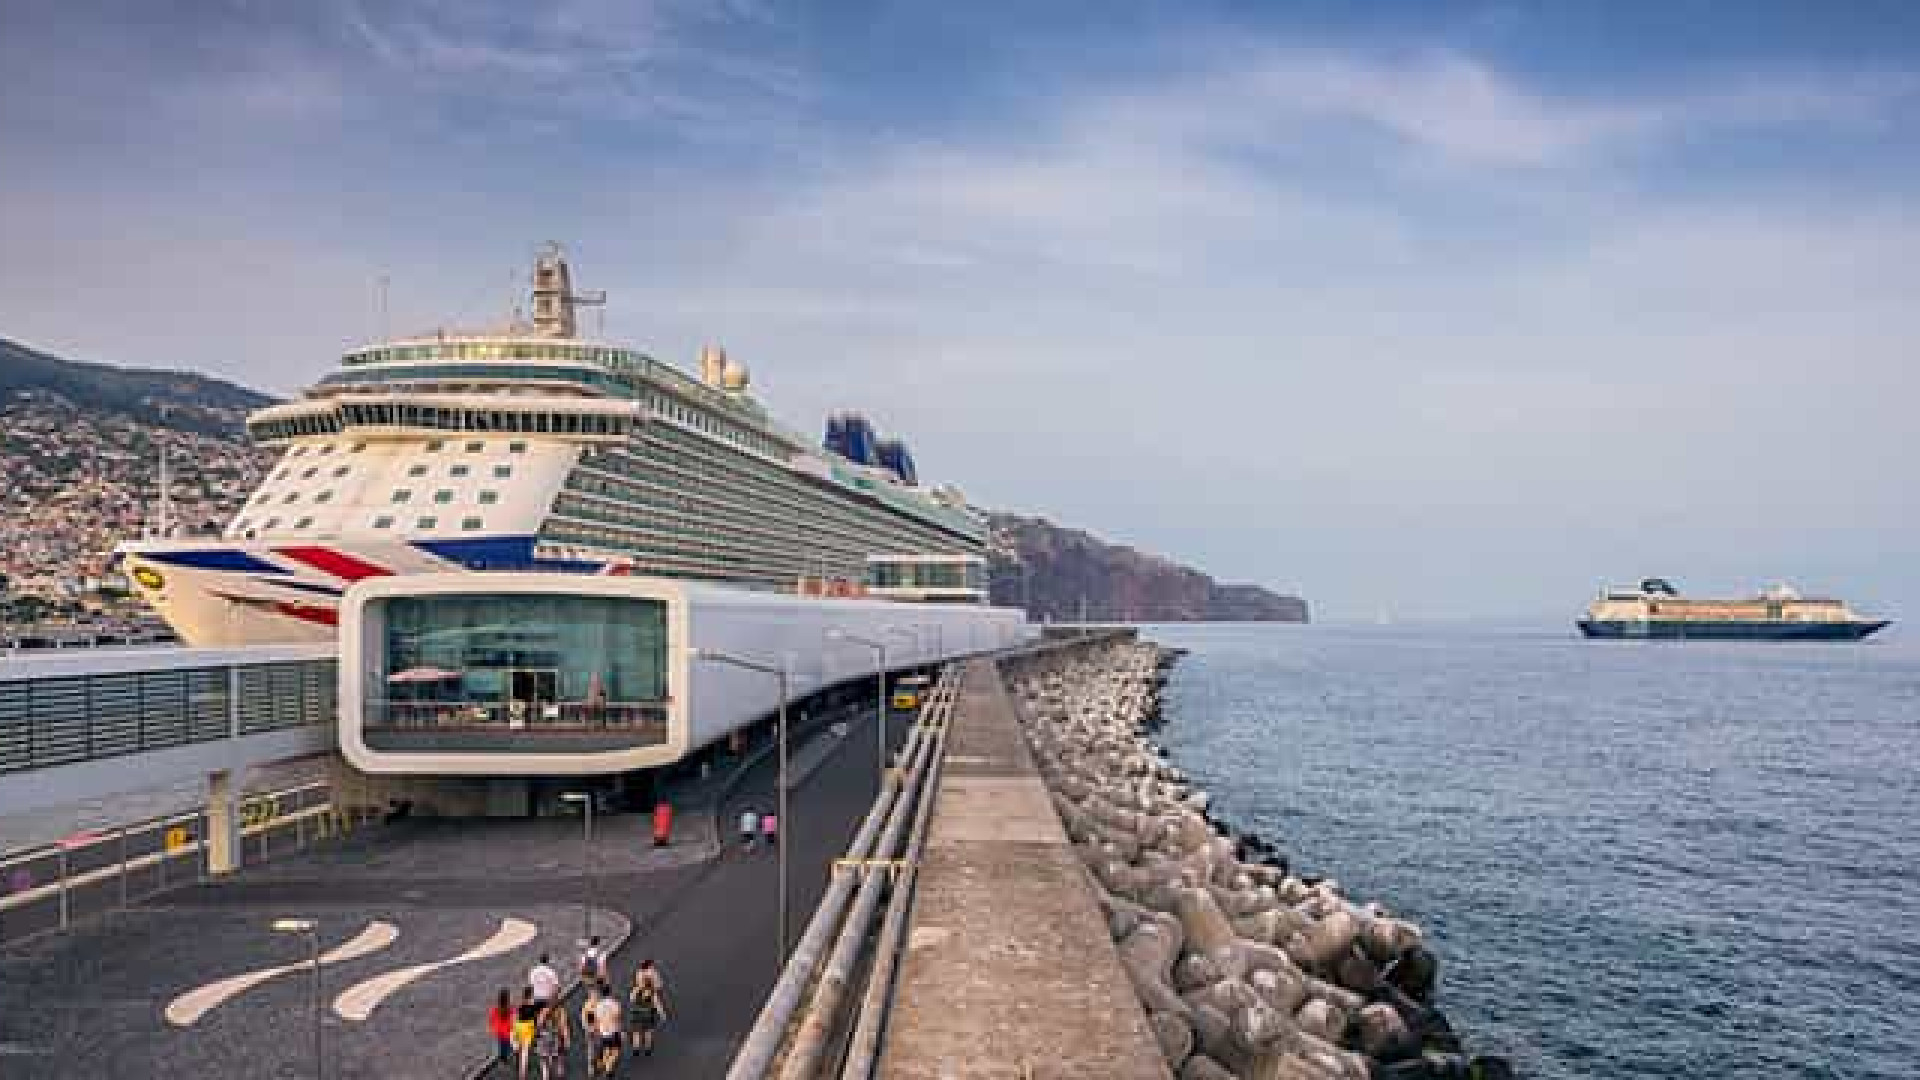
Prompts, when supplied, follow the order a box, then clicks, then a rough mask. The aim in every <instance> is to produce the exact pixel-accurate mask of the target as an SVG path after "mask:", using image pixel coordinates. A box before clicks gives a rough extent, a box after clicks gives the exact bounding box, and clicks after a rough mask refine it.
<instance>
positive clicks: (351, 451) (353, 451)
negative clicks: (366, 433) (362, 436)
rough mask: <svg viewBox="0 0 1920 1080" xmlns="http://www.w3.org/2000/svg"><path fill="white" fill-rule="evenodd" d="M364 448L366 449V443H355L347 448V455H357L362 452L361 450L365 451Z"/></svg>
mask: <svg viewBox="0 0 1920 1080" xmlns="http://www.w3.org/2000/svg"><path fill="white" fill-rule="evenodd" d="M366 448H367V444H366V443H363V442H357V443H354V444H353V445H352V446H349V447H347V453H349V454H357V453H359V452H360V451H362V450H365V449H366Z"/></svg>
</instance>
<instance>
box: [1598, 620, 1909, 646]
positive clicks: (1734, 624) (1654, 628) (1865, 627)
mask: <svg viewBox="0 0 1920 1080" xmlns="http://www.w3.org/2000/svg"><path fill="white" fill-rule="evenodd" d="M1576 625H1578V626H1579V627H1580V633H1581V634H1583V635H1585V636H1586V637H1590V638H1605V639H1618V640H1629V641H1859V640H1861V639H1862V638H1865V637H1867V636H1868V635H1870V634H1872V633H1874V632H1875V631H1877V630H1880V629H1881V628H1883V627H1885V626H1886V625H1887V620H1862V621H1858V622H1760V621H1751V620H1726V621H1716V622H1684V621H1681V620H1678V619H1663V620H1649V619H1636V620H1629V619H1581V620H1579V621H1578V622H1577V623H1576Z"/></svg>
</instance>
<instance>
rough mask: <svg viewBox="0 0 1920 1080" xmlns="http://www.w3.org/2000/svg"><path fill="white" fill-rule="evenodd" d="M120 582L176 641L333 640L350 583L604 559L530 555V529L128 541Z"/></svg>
mask: <svg viewBox="0 0 1920 1080" xmlns="http://www.w3.org/2000/svg"><path fill="white" fill-rule="evenodd" d="M119 551H120V554H121V556H122V557H123V559H124V560H125V570H126V574H127V578H128V580H129V581H130V582H131V583H132V585H133V588H134V589H135V591H137V592H138V593H139V594H140V596H141V598H142V599H144V600H145V601H146V602H147V603H148V604H150V605H152V607H153V608H154V610H155V611H156V612H157V613H158V614H159V615H160V616H161V617H162V618H164V619H165V620H166V621H167V623H168V625H170V626H172V627H173V629H174V632H175V633H177V634H179V635H180V639H181V640H182V641H184V642H186V643H187V644H189V645H193V646H206V647H225V646H239V645H269V644H283V643H296V642H327V641H332V640H333V639H334V628H335V626H336V625H337V624H338V622H339V609H340V598H341V595H342V594H343V593H344V592H345V591H346V590H347V587H348V586H350V585H352V584H353V583H354V582H356V581H364V580H367V579H370V578H378V577H391V576H396V575H405V574H440V573H449V572H458V571H484V570H532V571H538V570H545V571H558V572H574V573H596V572H599V571H601V570H603V569H604V568H605V567H604V564H599V563H584V562H577V561H568V560H559V559H538V558H535V557H534V540H533V537H531V536H489V537H478V538H473V539H459V540H416V541H407V540H398V539H396V540H393V541H386V542H379V541H371V542H370V541H366V540H361V539H355V540H351V541H330V540H324V539H316V540H312V541H292V542H265V541H245V542H240V541H231V540H213V539H209V540H204V541H138V542H133V543H128V544H123V545H121V547H120V548H119Z"/></svg>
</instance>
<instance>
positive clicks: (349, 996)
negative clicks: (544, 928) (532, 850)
mask: <svg viewBox="0 0 1920 1080" xmlns="http://www.w3.org/2000/svg"><path fill="white" fill-rule="evenodd" d="M539 932H540V928H539V927H537V926H535V925H533V924H532V923H530V922H527V921H525V920H523V919H501V920H500V929H498V930H496V931H494V932H493V936H492V937H490V938H488V939H487V940H485V941H483V942H481V943H480V944H478V945H475V946H474V947H473V948H471V949H468V950H467V951H466V952H463V953H461V954H460V955H459V956H455V957H451V958H449V959H446V960H436V961H434V962H433V963H431V964H415V965H413V966H412V967H403V968H397V969H395V970H393V971H389V972H387V973H386V974H385V975H376V976H374V977H373V978H371V979H368V980H366V981H365V982H359V983H355V984H354V985H352V986H349V987H347V988H346V989H345V990H343V991H341V993H340V996H339V997H337V998H334V999H333V1011H334V1012H336V1013H339V1014H340V1015H341V1016H343V1017H345V1018H346V1019H348V1020H365V1019H366V1018H367V1017H368V1016H370V1015H372V1013H373V1010H375V1009H377V1008H379V1007H380V1003H381V1002H383V1001H385V1000H387V997H388V996H389V995H391V994H392V993H393V992H394V991H395V990H398V989H400V988H401V987H403V986H405V985H407V984H408V983H410V982H413V981H414V980H415V979H418V978H421V977H423V976H426V975H430V974H432V973H433V972H436V971H439V970H440V969H441V968H446V967H452V966H453V965H455V964H465V963H468V962H469V961H473V960H485V959H486V958H487V957H489V956H499V955H500V954H502V953H510V952H512V951H513V950H515V949H517V948H519V947H521V946H522V945H525V944H526V943H527V942H529V941H532V940H533V938H534V935H536V934H538V933H539Z"/></svg>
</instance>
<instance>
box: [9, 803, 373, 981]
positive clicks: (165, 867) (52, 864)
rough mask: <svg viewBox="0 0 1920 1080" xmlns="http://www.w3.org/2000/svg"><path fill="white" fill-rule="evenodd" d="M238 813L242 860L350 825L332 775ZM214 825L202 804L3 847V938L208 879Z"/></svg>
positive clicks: (297, 847)
mask: <svg viewBox="0 0 1920 1080" xmlns="http://www.w3.org/2000/svg"><path fill="white" fill-rule="evenodd" d="M239 817H240V820H239V826H240V828H239V837H238V843H237V846H236V849H235V852H234V857H235V860H236V861H237V863H238V864H239V865H240V866H242V867H245V866H257V865H259V864H261V863H264V862H267V861H268V860H270V859H273V858H275V857H278V856H282V855H287V854H290V853H292V852H296V851H301V850H304V849H305V848H306V847H307V846H308V845H310V844H312V843H313V842H314V841H316V840H319V839H322V838H324V837H328V836H332V835H334V834H336V833H337V832H339V831H341V830H342V829H343V828H344V827H346V826H347V825H349V824H351V822H348V821H344V820H343V819H342V818H341V817H340V816H339V815H336V814H335V813H334V806H333V801H332V796H331V792H330V790H329V788H328V785H327V784H326V783H325V782H316V783H312V784H303V785H300V786H297V787H290V788H282V789H279V790H276V791H262V792H255V793H253V794H250V795H248V796H246V797H245V798H243V799H241V800H240V804H239ZM207 828H208V826H207V812H206V809H205V808H204V807H202V808H199V809H196V810H190V811H187V812H185V813H181V814H170V815H167V816H165V817H159V818H152V819H150V820H147V821H140V822H135V823H131V824H127V825H121V826H117V827H115V828H111V829H102V830H98V831H94V832H86V833H80V834H77V835H75V836H71V837H68V838H67V839H65V840H63V841H61V842H59V843H57V844H47V845H44V846H41V847H37V848H31V849H28V850H26V851H21V852H16V853H13V854H9V855H6V856H0V943H4V942H7V941H16V940H19V939H21V938H26V937H32V936H34V935H37V934H42V933H46V932H48V931H55V930H66V929H68V928H70V927H72V926H73V925H74V924H75V923H76V922H79V921H80V920H82V919H87V918H93V917H97V916H100V915H103V914H105V913H107V912H110V911H115V910H118V909H121V908H125V907H129V906H131V905H133V904H135V903H138V902H139V901H142V900H145V899H148V898H150V897H153V896H156V895H158V894H160V893H163V892H166V891H167V890H169V889H175V888H179V887H180V886H182V885H188V884H192V883H195V882H199V881H204V880H205V879H206V859H205V852H206V849H207Z"/></svg>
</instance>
